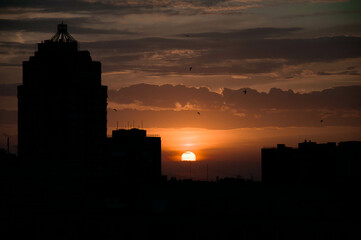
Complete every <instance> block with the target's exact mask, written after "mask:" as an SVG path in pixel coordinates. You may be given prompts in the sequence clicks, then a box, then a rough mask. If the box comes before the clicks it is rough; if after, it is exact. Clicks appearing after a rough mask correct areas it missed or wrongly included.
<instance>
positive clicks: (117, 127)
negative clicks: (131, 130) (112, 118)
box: [117, 120, 118, 130]
mask: <svg viewBox="0 0 361 240" xmlns="http://www.w3.org/2000/svg"><path fill="white" fill-rule="evenodd" d="M117 130H118V120H117Z"/></svg>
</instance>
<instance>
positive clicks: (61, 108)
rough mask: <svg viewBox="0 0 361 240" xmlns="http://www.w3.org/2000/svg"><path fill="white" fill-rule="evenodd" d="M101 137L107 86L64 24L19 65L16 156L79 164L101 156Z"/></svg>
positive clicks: (97, 66) (103, 135)
mask: <svg viewBox="0 0 361 240" xmlns="http://www.w3.org/2000/svg"><path fill="white" fill-rule="evenodd" d="M106 133H107V87H106V86H102V85H101V63H100V62H96V61H92V58H91V56H90V53H89V52H88V51H79V49H78V42H77V41H76V40H75V39H74V38H73V37H72V36H71V35H70V34H69V33H68V31H67V25H66V24H63V23H61V24H58V31H57V33H56V34H55V35H54V36H53V37H52V38H51V39H50V40H45V41H43V42H41V43H39V44H38V51H36V52H35V55H34V56H31V57H30V58H29V61H25V62H23V84H22V85H21V86H18V137H19V142H18V144H19V148H18V151H19V157H20V158H22V159H37V160H38V161H47V159H52V160H55V159H59V160H61V161H72V162H84V161H91V160H90V159H92V160H94V161H95V160H96V159H100V158H101V157H102V156H103V155H104V149H105V143H106Z"/></svg>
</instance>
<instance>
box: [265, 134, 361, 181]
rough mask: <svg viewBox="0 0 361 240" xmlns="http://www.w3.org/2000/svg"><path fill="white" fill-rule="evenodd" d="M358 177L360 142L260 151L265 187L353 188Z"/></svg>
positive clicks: (360, 163)
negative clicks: (346, 186) (313, 186)
mask: <svg viewBox="0 0 361 240" xmlns="http://www.w3.org/2000/svg"><path fill="white" fill-rule="evenodd" d="M360 176H361V142H357V141H350V142H340V143H339V144H338V145H337V144H336V143H332V142H330V143H325V144H317V143H315V142H311V141H306V140H305V142H303V143H299V144H298V148H291V147H286V146H285V145H284V144H278V145H277V148H263V149H262V182H263V183H264V184H267V185H346V184H347V185H352V184H359V183H360Z"/></svg>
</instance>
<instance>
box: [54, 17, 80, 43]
mask: <svg viewBox="0 0 361 240" xmlns="http://www.w3.org/2000/svg"><path fill="white" fill-rule="evenodd" d="M49 41H50V42H76V40H75V39H74V38H73V37H72V36H71V35H70V33H68V26H67V25H66V24H64V23H63V21H61V24H58V32H57V33H56V34H55V35H54V36H53V37H52V38H51V39H50V40H49Z"/></svg>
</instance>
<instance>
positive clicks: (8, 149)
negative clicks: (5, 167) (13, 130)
mask: <svg viewBox="0 0 361 240" xmlns="http://www.w3.org/2000/svg"><path fill="white" fill-rule="evenodd" d="M7 146H8V153H10V137H9V136H8V145H7Z"/></svg>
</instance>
